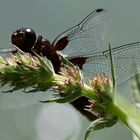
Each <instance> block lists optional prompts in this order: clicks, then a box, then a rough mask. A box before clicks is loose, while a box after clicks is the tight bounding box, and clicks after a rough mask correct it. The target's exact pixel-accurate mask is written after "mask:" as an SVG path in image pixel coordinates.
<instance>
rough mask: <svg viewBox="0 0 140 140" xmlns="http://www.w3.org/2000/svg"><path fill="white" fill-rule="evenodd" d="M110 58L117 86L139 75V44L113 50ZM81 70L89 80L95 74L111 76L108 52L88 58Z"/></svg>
mask: <svg viewBox="0 0 140 140" xmlns="http://www.w3.org/2000/svg"><path fill="white" fill-rule="evenodd" d="M112 56H113V61H114V68H115V77H116V83H117V85H118V84H121V83H123V82H125V81H126V80H128V79H129V78H131V77H132V76H134V75H136V74H137V73H140V42H135V43H131V44H126V45H123V46H119V47H117V48H114V49H112ZM83 70H84V73H85V75H86V76H87V77H88V78H90V79H91V78H92V77H93V75H94V74H95V73H100V74H107V75H110V76H111V65H110V56H109V51H105V52H102V53H98V54H94V55H91V56H89V58H88V59H87V60H86V63H85V64H84V65H83Z"/></svg>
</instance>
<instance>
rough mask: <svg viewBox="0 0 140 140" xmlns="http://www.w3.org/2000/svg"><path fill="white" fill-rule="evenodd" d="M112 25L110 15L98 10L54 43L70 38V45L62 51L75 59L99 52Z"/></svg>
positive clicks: (61, 35)
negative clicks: (75, 57)
mask: <svg viewBox="0 0 140 140" xmlns="http://www.w3.org/2000/svg"><path fill="white" fill-rule="evenodd" d="M110 24H111V18H110V15H109V13H108V12H107V11H106V10H104V9H97V10H95V11H93V12H92V13H90V14H89V15H88V16H87V17H86V18H85V19H83V20H82V21H81V22H80V23H79V24H77V25H76V26H74V27H72V28H70V29H68V30H67V31H65V32H63V33H62V34H60V35H59V36H58V37H57V38H56V39H55V40H54V42H53V45H55V44H56V43H57V42H58V41H59V40H60V39H61V38H63V37H66V36H67V38H68V41H69V42H68V45H67V46H66V47H65V48H64V49H63V50H62V51H61V52H62V54H64V55H66V56H69V57H73V56H80V55H84V54H88V53H89V52H91V51H94V52H97V51H98V49H97V48H98V47H99V45H100V43H101V41H102V40H103V38H104V36H105V34H106V32H107V30H108V28H109V27H110Z"/></svg>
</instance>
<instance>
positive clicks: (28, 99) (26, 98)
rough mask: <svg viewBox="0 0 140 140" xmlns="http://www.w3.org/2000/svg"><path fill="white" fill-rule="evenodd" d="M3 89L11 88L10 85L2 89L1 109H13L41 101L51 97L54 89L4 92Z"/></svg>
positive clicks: (0, 92) (0, 91) (0, 96)
mask: <svg viewBox="0 0 140 140" xmlns="http://www.w3.org/2000/svg"><path fill="white" fill-rule="evenodd" d="M3 90H9V87H7V88H4V89H3V88H2V89H0V109H13V108H19V107H25V106H31V105H34V104H37V103H39V101H41V100H43V101H44V100H47V99H50V98H51V95H52V90H51V89H50V90H48V91H47V92H29V93H25V92H23V91H14V92H8V93H3Z"/></svg>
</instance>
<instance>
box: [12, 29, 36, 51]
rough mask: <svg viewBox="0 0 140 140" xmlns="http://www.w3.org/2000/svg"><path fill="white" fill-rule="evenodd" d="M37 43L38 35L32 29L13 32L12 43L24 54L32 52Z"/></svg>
mask: <svg viewBox="0 0 140 140" xmlns="http://www.w3.org/2000/svg"><path fill="white" fill-rule="evenodd" d="M35 42H36V34H35V32H34V31H33V30H32V29H30V28H21V29H18V30H16V31H15V32H13V34H12V36H11V43H12V44H13V45H15V46H17V47H18V48H19V49H21V50H22V51H24V52H31V49H32V47H33V46H34V44H35Z"/></svg>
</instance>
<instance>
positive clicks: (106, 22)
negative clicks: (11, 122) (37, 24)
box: [0, 9, 140, 120]
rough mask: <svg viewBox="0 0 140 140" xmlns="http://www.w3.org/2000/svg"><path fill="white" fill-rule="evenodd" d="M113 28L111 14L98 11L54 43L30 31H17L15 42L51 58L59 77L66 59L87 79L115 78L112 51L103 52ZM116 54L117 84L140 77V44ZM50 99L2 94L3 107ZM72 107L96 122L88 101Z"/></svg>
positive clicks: (41, 95)
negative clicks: (87, 109)
mask: <svg viewBox="0 0 140 140" xmlns="http://www.w3.org/2000/svg"><path fill="white" fill-rule="evenodd" d="M110 24H111V18H110V15H109V13H108V12H107V11H106V10H104V9H97V10H95V11H93V12H91V13H90V14H89V15H88V16H87V17H86V18H84V19H83V20H82V21H81V22H80V23H79V24H77V25H76V26H74V27H72V28H70V29H68V30H66V31H65V32H63V33H61V34H60V35H59V36H58V37H57V38H56V39H55V40H54V41H53V43H50V42H49V41H48V40H47V39H46V38H43V37H42V36H41V35H38V36H36V34H35V32H34V31H33V30H32V29H30V28H21V29H19V30H16V31H15V32H14V33H13V34H12V36H11V42H12V44H13V45H15V46H16V47H18V48H20V49H21V50H22V51H24V52H28V53H32V50H34V51H35V52H37V53H38V54H42V55H43V56H45V57H47V58H48V59H49V60H51V62H52V64H53V66H54V69H55V72H56V73H59V70H60V67H61V66H62V65H63V64H62V62H61V59H60V58H61V56H63V57H65V58H67V59H68V60H69V61H71V62H72V63H73V64H75V65H78V66H79V67H80V68H81V69H82V70H83V73H84V75H85V77H87V78H92V77H93V75H94V74H95V73H101V74H108V75H110V76H111V66H110V56H109V51H108V50H107V51H102V52H100V51H99V50H100V45H101V42H102V40H103V38H104V35H105V34H106V32H107V30H108V29H109V27H110ZM106 47H107V46H106ZM16 51H17V50H16V48H9V49H2V50H1V52H6V53H7V52H16ZM112 54H113V60H114V66H115V70H116V82H117V84H121V83H122V82H124V81H126V80H128V79H129V78H130V77H132V76H134V75H135V74H137V73H138V71H139V69H140V55H139V54H140V42H135V43H131V44H126V45H123V46H119V47H116V48H113V49H112ZM134 65H135V66H136V67H134ZM48 92H50V91H48ZM46 98H48V93H41V92H40V93H28V94H27V93H21V94H20V93H19V92H18V94H16V93H13V94H8V93H6V94H0V107H2V108H7V107H15V106H26V105H30V104H35V103H37V101H39V100H44V99H46ZM72 104H73V106H75V107H76V108H77V109H78V110H80V112H81V113H83V114H84V115H86V116H88V118H89V119H90V120H93V119H94V116H93V115H92V114H90V113H89V112H87V111H85V110H84V109H83V108H84V106H85V105H88V104H89V102H88V99H87V98H84V97H82V98H80V99H78V100H76V101H74V102H72Z"/></svg>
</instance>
